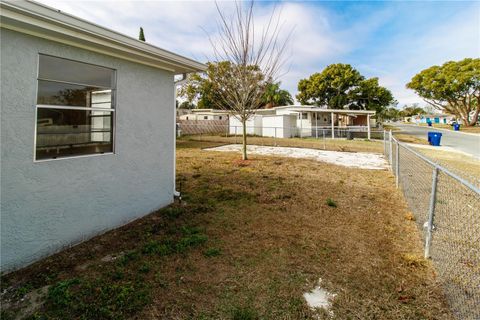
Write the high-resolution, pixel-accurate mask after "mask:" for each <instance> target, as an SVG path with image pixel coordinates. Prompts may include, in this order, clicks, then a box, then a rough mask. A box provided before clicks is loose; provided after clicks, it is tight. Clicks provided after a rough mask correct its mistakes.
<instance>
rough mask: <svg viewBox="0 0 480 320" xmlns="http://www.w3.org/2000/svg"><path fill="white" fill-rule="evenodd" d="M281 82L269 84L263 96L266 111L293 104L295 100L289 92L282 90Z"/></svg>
mask: <svg viewBox="0 0 480 320" xmlns="http://www.w3.org/2000/svg"><path fill="white" fill-rule="evenodd" d="M280 84H281V83H280V82H277V83H269V84H268V85H267V88H266V89H265V94H264V95H263V101H262V105H263V106H264V108H265V109H269V108H273V107H276V106H282V105H290V104H293V99H292V96H291V95H290V93H289V92H288V91H287V90H282V89H280Z"/></svg>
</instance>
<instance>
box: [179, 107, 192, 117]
mask: <svg viewBox="0 0 480 320" xmlns="http://www.w3.org/2000/svg"><path fill="white" fill-rule="evenodd" d="M191 112H192V110H191V109H184V108H177V118H178V117H180V116H183V115H185V114H190V113H191Z"/></svg>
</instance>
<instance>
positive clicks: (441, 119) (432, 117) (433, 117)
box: [410, 113, 455, 124]
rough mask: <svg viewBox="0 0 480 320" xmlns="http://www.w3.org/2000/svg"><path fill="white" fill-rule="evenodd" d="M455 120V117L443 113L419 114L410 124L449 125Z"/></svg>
mask: <svg viewBox="0 0 480 320" xmlns="http://www.w3.org/2000/svg"><path fill="white" fill-rule="evenodd" d="M453 120H455V116H452V115H450V114H442V113H432V114H418V115H416V116H411V117H410V122H414V123H428V122H431V123H442V124H449V123H451V122H452V121H453Z"/></svg>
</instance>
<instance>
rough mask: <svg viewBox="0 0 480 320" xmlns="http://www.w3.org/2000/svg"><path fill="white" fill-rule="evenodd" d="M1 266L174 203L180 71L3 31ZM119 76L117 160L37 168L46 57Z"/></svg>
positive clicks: (29, 259) (68, 162)
mask: <svg viewBox="0 0 480 320" xmlns="http://www.w3.org/2000/svg"><path fill="white" fill-rule="evenodd" d="M1 39H2V40H1V41H2V45H1V269H2V271H7V270H11V269H13V268H18V267H21V266H24V265H26V264H28V263H31V262H33V261H35V260H38V259H39V258H41V257H44V256H47V255H49V254H52V253H54V252H55V251H58V250H60V249H62V248H64V247H65V246H68V245H71V244H75V243H78V242H80V241H82V240H85V239H88V238H90V237H92V236H94V235H96V234H98V233H101V232H103V231H106V230H108V229H112V228H114V227H117V226H120V225H122V224H125V223H126V222H128V221H131V220H133V219H136V218H138V217H141V216H143V215H145V214H148V213H149V212H151V211H154V210H156V209H158V208H161V207H163V206H166V205H168V204H169V203H171V202H172V201H173V188H174V181H173V179H174V172H173V170H174V164H173V161H174V152H175V145H174V120H173V119H174V116H175V109H174V91H173V74H172V73H170V72H167V71H162V70H159V69H156V68H153V67H148V66H144V65H139V64H135V63H132V62H128V61H125V60H120V59H116V58H112V57H108V56H105V55H101V54H97V53H93V52H90V51H86V50H82V49H77V48H73V47H69V46H66V45H62V44H58V43H55V42H52V41H49V40H44V39H40V38H36V37H32V36H28V35H24V34H20V33H17V32H14V31H9V30H5V29H1ZM39 53H44V54H50V55H53V56H58V57H64V58H69V59H74V60H78V61H82V62H87V63H93V64H97V65H101V66H105V67H109V68H113V69H116V70H117V95H116V99H117V103H116V106H115V107H116V128H115V130H116V133H115V142H116V143H115V154H113V155H101V156H90V157H83V158H74V159H59V160H54V161H46V162H37V163H35V162H34V161H33V158H34V129H35V103H36V88H37V79H36V78H37V68H38V66H37V64H38V54H39Z"/></svg>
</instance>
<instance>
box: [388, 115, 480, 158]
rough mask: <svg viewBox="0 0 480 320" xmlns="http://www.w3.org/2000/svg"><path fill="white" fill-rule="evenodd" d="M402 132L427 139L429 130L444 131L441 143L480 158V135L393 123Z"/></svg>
mask: <svg viewBox="0 0 480 320" xmlns="http://www.w3.org/2000/svg"><path fill="white" fill-rule="evenodd" d="M393 125H394V126H395V127H397V128H399V129H400V130H401V132H402V133H405V134H409V135H412V136H416V137H419V138H423V139H425V140H427V132H429V131H438V132H441V133H442V140H441V143H440V144H441V145H442V146H445V147H449V148H450V149H453V150H457V151H460V152H464V153H466V154H469V155H471V156H473V157H475V158H477V159H479V160H480V135H476V134H464V133H459V132H455V131H449V130H445V129H444V130H438V129H436V128H432V127H424V126H417V125H410V124H403V123H402V124H400V123H395V124H393Z"/></svg>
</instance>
